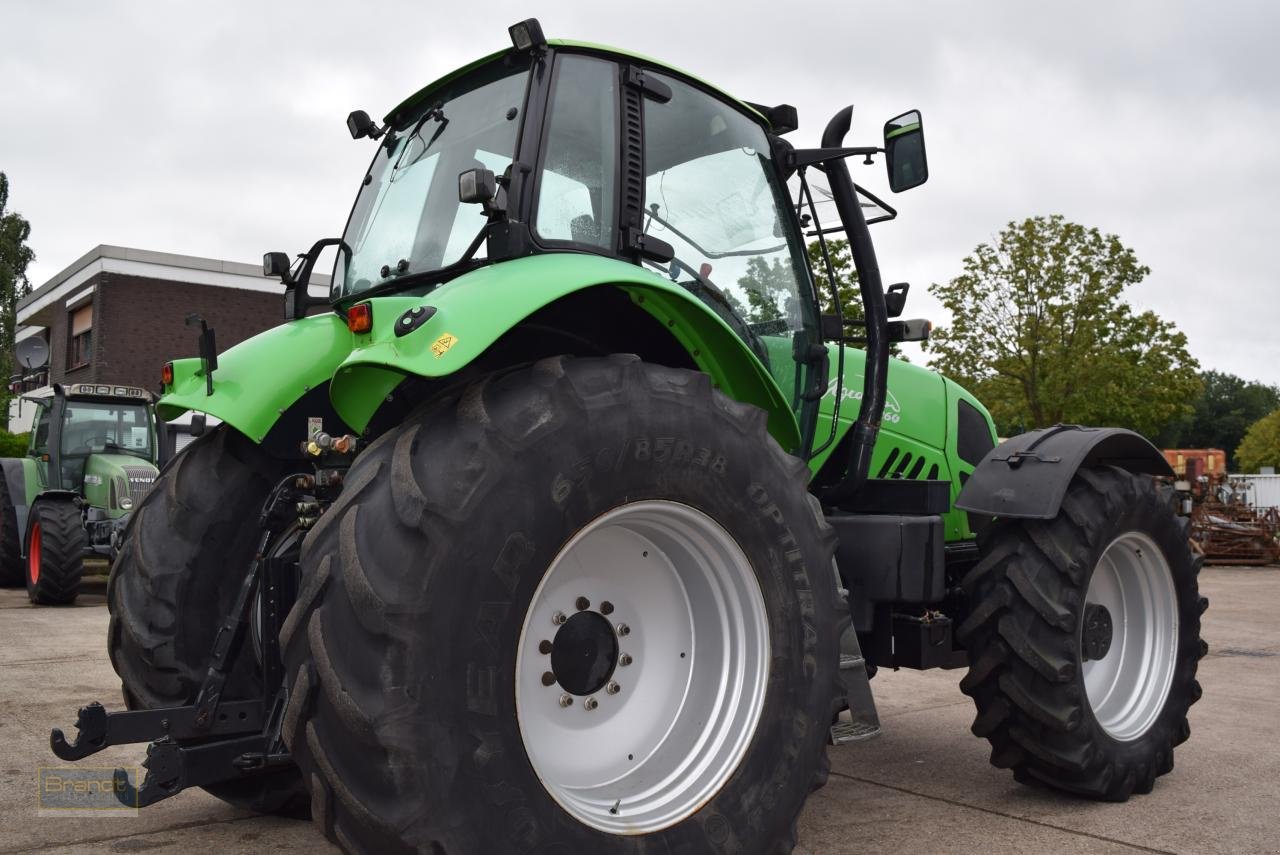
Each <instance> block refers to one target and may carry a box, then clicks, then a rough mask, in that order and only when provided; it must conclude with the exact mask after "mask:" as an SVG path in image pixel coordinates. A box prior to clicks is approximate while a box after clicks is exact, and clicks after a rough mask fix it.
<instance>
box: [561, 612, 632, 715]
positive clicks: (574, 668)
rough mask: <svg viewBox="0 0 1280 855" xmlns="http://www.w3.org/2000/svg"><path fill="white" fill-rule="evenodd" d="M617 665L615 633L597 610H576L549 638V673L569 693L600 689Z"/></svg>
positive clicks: (582, 692) (616, 638)
mask: <svg viewBox="0 0 1280 855" xmlns="http://www.w3.org/2000/svg"><path fill="white" fill-rule="evenodd" d="M617 665H618V637H617V635H616V633H615V632H614V628H613V624H611V623H609V621H608V620H607V619H606V618H605V616H604V615H602V614H600V613H599V612H594V611H581V612H578V613H577V614H575V615H574V616H573V617H571V618H569V619H568V620H567V621H565V622H564V623H563V624H561V626H560V629H559V631H557V632H556V636H555V638H554V639H552V641H551V673H552V674H553V675H554V676H555V680H556V682H557V683H559V684H560V686H561V687H562V688H563V689H564V690H565V691H566V692H568V693H569V694H571V695H577V696H579V697H582V696H584V695H592V694H595V693H596V692H598V691H600V690H601V689H602V688H604V686H605V684H606V683H608V682H609V678H610V677H611V676H613V669H614V668H616V667H617Z"/></svg>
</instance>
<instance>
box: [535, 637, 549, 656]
mask: <svg viewBox="0 0 1280 855" xmlns="http://www.w3.org/2000/svg"><path fill="white" fill-rule="evenodd" d="M538 652H539V653H541V654H542V655H543V656H546V655H547V654H548V653H550V652H551V642H550V641H547V640H546V639H543V640H542V641H539V642H538Z"/></svg>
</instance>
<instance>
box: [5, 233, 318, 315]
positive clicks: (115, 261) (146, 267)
mask: <svg viewBox="0 0 1280 855" xmlns="http://www.w3.org/2000/svg"><path fill="white" fill-rule="evenodd" d="M103 272H106V273H120V274H125V275H130V276H140V277H143V278H150V279H164V280H167V281H171V282H186V283H191V284H196V285H213V286H217V287H224V288H243V289H247V290H251V291H266V292H276V293H279V294H283V293H284V286H283V285H281V284H280V281H279V280H278V279H276V278H274V277H267V276H263V275H262V267H261V265H259V264H245V263H244V262H240V261H226V260H224V259H220V258H204V257H202V256H198V255H180V254H178V253H174V252H157V251H155V250H150V249H137V248H135V247H128V246H112V245H110V244H99V245H97V246H95V247H94V248H93V249H91V250H89V251H88V252H86V253H85V254H84V255H82V256H80V257H79V258H77V259H76V260H75V261H73V262H71V264H69V265H67V266H66V267H64V268H63V269H62V270H61V271H59V272H58V273H57V274H56V275H54V276H53V277H52V278H51V279H49V280H48V281H47V282H45V283H44V284H43V285H41V286H40V287H39V288H36V289H35V290H34V291H32V292H31V293H30V294H28V295H27V296H25V297H23V298H22V299H21V300H19V301H18V311H17V321H18V323H19V324H30V323H34V324H36V325H39V326H47V324H46V323H42V322H41V320H42V319H40V318H38V317H37V315H38V314H40V312H41V310H42V309H44V308H46V307H47V306H50V305H52V304H53V303H55V302H57V300H58V299H59V298H61V297H64V296H70V295H71V293H72V292H73V291H74V290H75V289H76V288H79V287H80V286H81V285H83V284H84V283H85V282H87V281H88V280H90V279H92V278H93V277H94V276H95V275H96V274H98V273H103ZM311 284H312V285H315V286H323V287H325V288H326V289H327V288H328V287H329V277H328V276H323V275H319V274H317V275H314V276H312V281H311ZM92 287H93V286H90V289H92Z"/></svg>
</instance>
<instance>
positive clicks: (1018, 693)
mask: <svg viewBox="0 0 1280 855" xmlns="http://www.w3.org/2000/svg"><path fill="white" fill-rule="evenodd" d="M1186 526H1187V521H1186V520H1185V519H1184V518H1180V517H1178V516H1176V514H1175V511H1174V496H1173V491H1172V490H1171V489H1169V488H1168V487H1166V486H1163V485H1160V484H1157V483H1156V482H1155V480H1154V479H1152V478H1151V477H1149V476H1146V475H1134V474H1131V473H1128V472H1125V471H1123V470H1120V469H1116V468H1112V467H1098V468H1086V469H1082V470H1080V471H1079V472H1078V473H1077V474H1076V476H1075V478H1074V480H1072V482H1071V484H1070V486H1069V488H1068V490H1067V494H1066V496H1065V497H1064V498H1063V501H1062V507H1061V510H1060V511H1059V513H1058V515H1057V516H1056V517H1055V518H1053V519H1050V520H1031V519H1026V520H1024V519H1002V520H996V521H995V522H994V523H993V524H992V525H991V526H990V527H989V528H988V529H987V531H986V532H985V533H984V535H983V536H982V537H981V538H980V546H981V549H982V555H983V557H982V559H981V560H980V561H979V563H978V564H977V566H975V567H974V569H973V570H971V571H970V572H969V574H968V575H967V576H966V577H965V579H964V580H963V587H964V589H965V591H966V593H967V594H968V596H969V601H970V603H971V606H972V611H971V613H970V616H969V617H968V618H967V619H966V620H965V622H964V623H963V624H962V625H961V627H960V630H959V633H958V636H959V639H960V640H961V641H962V642H963V643H964V644H966V646H967V647H968V649H969V656H970V663H971V664H970V666H969V673H968V674H967V675H966V676H965V678H964V680H963V681H961V683H960V687H961V690H962V691H964V693H965V694H967V695H969V696H971V697H972V698H973V701H974V704H975V705H976V707H977V712H978V714H977V718H976V719H975V721H974V723H973V732H974V734H975V735H977V736H981V737H985V738H986V739H987V740H989V741H990V742H991V746H992V752H991V762H992V764H994V765H995V766H997V767H1000V768H1008V769H1012V771H1013V774H1014V777H1015V778H1016V779H1017V780H1018V781H1021V782H1023V783H1029V784H1037V783H1038V784H1046V785H1049V786H1051V787H1054V788H1056V789H1060V790H1064V791H1067V792H1070V793H1075V794H1078V795H1082V796H1087V797H1091V798H1097V799H1106V800H1110V801H1124V800H1125V799H1127V798H1128V797H1129V795H1130V794H1131V793H1148V792H1150V791H1151V788H1152V786H1153V785H1154V783H1155V779H1156V778H1157V777H1158V776H1160V775H1163V774H1165V773H1167V772H1169V771H1171V770H1172V769H1173V749H1174V746H1176V745H1178V744H1180V743H1182V742H1183V741H1185V740H1186V739H1187V737H1188V735H1189V734H1190V732H1191V728H1190V725H1189V724H1188V722H1187V710H1188V708H1189V707H1190V706H1191V704H1193V703H1195V702H1196V701H1197V700H1199V698H1200V684H1199V683H1197V682H1196V666H1197V663H1198V661H1199V659H1200V657H1201V656H1203V655H1204V653H1205V651H1206V650H1207V647H1206V645H1205V644H1204V642H1203V641H1201V639H1200V615H1201V613H1202V612H1203V611H1204V610H1205V608H1206V607H1207V606H1208V601H1207V600H1205V599H1203V598H1202V597H1200V595H1199V591H1198V587H1197V578H1196V577H1197V574H1198V573H1199V570H1200V564H1201V560H1202V559H1201V558H1199V557H1197V556H1193V555H1192V553H1191V549H1190V547H1189V545H1188V542H1187V531H1186Z"/></svg>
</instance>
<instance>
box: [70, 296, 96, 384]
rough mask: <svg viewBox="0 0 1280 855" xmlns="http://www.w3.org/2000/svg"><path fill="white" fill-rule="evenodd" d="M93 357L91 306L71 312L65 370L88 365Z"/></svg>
mask: <svg viewBox="0 0 1280 855" xmlns="http://www.w3.org/2000/svg"><path fill="white" fill-rule="evenodd" d="M92 355H93V304H92V303H90V304H89V305H87V306H81V307H80V308H78V309H73V310H72V311H71V338H70V340H69V342H68V347H67V370H68V371H70V370H71V369H73V368H81V367H83V366H85V365H88V364H89V360H90V358H91V357H92Z"/></svg>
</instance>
